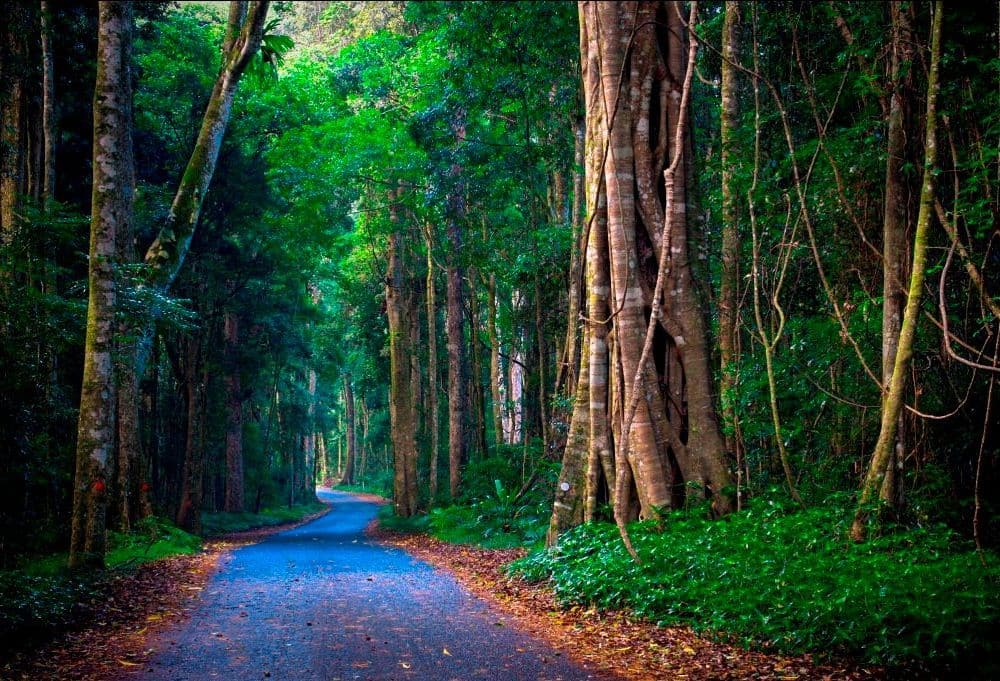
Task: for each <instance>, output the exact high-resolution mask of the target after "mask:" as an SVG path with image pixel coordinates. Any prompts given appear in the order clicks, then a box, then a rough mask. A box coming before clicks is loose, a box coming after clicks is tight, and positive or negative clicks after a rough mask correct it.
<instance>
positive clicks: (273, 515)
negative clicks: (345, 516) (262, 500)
mask: <svg viewBox="0 0 1000 681" xmlns="http://www.w3.org/2000/svg"><path fill="white" fill-rule="evenodd" d="M325 508H326V506H325V505H324V504H321V503H319V502H318V501H314V502H311V503H307V504H295V505H294V506H291V507H289V506H276V507H274V508H265V509H264V510H262V511H261V512H260V513H249V512H244V513H203V514H202V516H201V527H202V532H203V533H204V535H205V536H206V537H217V536H219V535H222V534H230V533H232V532H243V531H245V530H253V529H257V528H260V527H274V526H275V525H284V524H286V523H294V522H297V521H299V520H302V519H303V518H305V517H306V516H307V515H312V514H313V513H319V512H320V511H322V510H323V509H325Z"/></svg>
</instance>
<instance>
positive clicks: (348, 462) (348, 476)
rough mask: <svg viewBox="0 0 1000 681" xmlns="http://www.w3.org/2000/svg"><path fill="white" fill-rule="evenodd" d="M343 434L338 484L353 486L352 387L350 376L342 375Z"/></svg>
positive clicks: (355, 460)
mask: <svg viewBox="0 0 1000 681" xmlns="http://www.w3.org/2000/svg"><path fill="white" fill-rule="evenodd" d="M344 433H345V434H346V440H347V442H346V445H345V449H346V450H347V451H346V452H345V453H344V473H343V475H342V476H341V477H340V484H341V485H353V484H355V482H356V480H355V475H356V472H355V470H354V469H355V467H356V466H357V463H358V436H357V424H356V420H355V417H354V387H353V386H352V385H351V375H350V374H344Z"/></svg>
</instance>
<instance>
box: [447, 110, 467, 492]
mask: <svg viewBox="0 0 1000 681" xmlns="http://www.w3.org/2000/svg"><path fill="white" fill-rule="evenodd" d="M452 128H453V131H454V133H455V141H456V146H461V144H462V141H463V140H464V138H465V122H464V116H463V115H462V114H461V113H459V114H456V116H455V120H454V121H453V123H452ZM461 175H462V167H461V166H460V165H458V164H457V163H456V164H455V165H453V166H452V168H451V176H452V182H453V183H454V186H453V187H451V189H450V193H449V195H448V211H447V220H448V245H449V249H448V262H447V267H448V324H447V330H448V491H449V493H450V495H451V498H452V499H453V500H454V499H456V498H458V493H459V488H460V486H461V482H462V466H463V465H464V464H465V461H466V458H467V456H468V451H467V439H468V438H467V430H466V423H465V420H466V400H467V396H468V390H467V385H466V384H467V382H468V380H467V376H466V370H465V331H464V327H465V325H464V323H463V321H464V316H465V314H464V313H465V292H464V286H463V279H464V277H463V275H462V266H461V264H460V263H461V254H462V223H463V221H464V220H465V197H464V191H465V187H464V183H463V182H462V179H461Z"/></svg>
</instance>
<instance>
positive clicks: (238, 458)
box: [223, 310, 244, 513]
mask: <svg viewBox="0 0 1000 681" xmlns="http://www.w3.org/2000/svg"><path fill="white" fill-rule="evenodd" d="M223 324H224V335H225V379H224V380H225V385H226V500H225V505H224V510H225V511H226V512H228V513H240V512H242V511H243V510H244V509H243V506H244V489H243V388H242V386H241V384H240V360H239V352H240V320H239V317H238V316H237V315H236V313H235V312H233V311H232V310H226V313H225V319H224V321H223Z"/></svg>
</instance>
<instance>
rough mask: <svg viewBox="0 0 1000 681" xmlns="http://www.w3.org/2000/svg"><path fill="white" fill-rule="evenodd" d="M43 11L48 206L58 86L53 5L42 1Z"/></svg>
mask: <svg viewBox="0 0 1000 681" xmlns="http://www.w3.org/2000/svg"><path fill="white" fill-rule="evenodd" d="M41 10H42V15H41V23H42V135H43V137H44V146H45V152H44V154H45V155H44V161H43V165H44V170H43V175H44V179H43V182H42V200H43V201H44V202H45V203H46V204H47V203H48V202H49V201H51V200H53V199H54V198H55V195H56V86H55V67H54V66H53V59H52V3H51V2H49V0H42V1H41Z"/></svg>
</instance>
